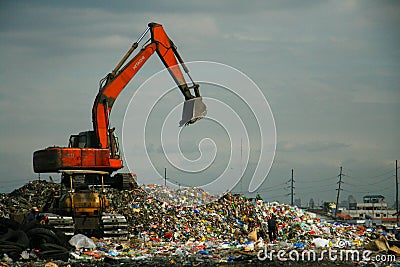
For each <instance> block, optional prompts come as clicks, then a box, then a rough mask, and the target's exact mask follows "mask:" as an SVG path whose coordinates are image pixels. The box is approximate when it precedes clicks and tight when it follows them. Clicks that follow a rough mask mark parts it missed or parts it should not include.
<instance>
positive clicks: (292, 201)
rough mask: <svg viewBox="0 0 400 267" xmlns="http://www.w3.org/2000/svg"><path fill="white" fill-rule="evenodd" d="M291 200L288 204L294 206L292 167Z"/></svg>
mask: <svg viewBox="0 0 400 267" xmlns="http://www.w3.org/2000/svg"><path fill="white" fill-rule="evenodd" d="M290 188H291V193H290V194H291V201H290V205H291V206H294V176H293V169H292V180H291V186H290Z"/></svg>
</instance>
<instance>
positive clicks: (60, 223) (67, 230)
mask: <svg viewBox="0 0 400 267" xmlns="http://www.w3.org/2000/svg"><path fill="white" fill-rule="evenodd" d="M44 215H45V216H47V218H48V224H49V225H51V226H53V227H54V228H56V229H57V230H60V231H61V232H63V233H64V234H65V235H66V236H73V235H74V233H75V230H74V229H75V225H74V219H73V218H72V217H71V216H61V215H57V214H53V213H46V214H44Z"/></svg>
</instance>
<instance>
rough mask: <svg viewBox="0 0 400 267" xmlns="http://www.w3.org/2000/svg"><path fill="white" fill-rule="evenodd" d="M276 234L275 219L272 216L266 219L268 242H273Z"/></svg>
mask: <svg viewBox="0 0 400 267" xmlns="http://www.w3.org/2000/svg"><path fill="white" fill-rule="evenodd" d="M277 232H278V227H277V226H276V218H275V215H274V214H272V216H271V217H270V218H269V219H268V235H269V241H271V242H272V241H274V240H276V236H277Z"/></svg>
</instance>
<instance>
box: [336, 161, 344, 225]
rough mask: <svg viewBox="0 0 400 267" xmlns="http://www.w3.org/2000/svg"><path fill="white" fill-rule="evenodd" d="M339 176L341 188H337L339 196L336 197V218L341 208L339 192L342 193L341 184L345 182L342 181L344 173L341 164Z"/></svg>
mask: <svg viewBox="0 0 400 267" xmlns="http://www.w3.org/2000/svg"><path fill="white" fill-rule="evenodd" d="M338 176H339V182H338V184H339V188H338V189H336V190H337V197H336V209H335V218H336V215H337V212H338V210H339V194H340V191H341V190H343V189H341V188H340V187H341V185H342V183H343V182H342V176H343V173H342V166H340V173H339V175H338Z"/></svg>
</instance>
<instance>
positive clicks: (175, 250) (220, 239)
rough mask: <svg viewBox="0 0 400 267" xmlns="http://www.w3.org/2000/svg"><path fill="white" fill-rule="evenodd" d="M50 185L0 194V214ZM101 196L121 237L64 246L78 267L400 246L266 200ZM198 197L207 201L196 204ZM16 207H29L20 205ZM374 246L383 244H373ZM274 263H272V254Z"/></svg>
mask: <svg viewBox="0 0 400 267" xmlns="http://www.w3.org/2000/svg"><path fill="white" fill-rule="evenodd" d="M57 186H58V185H55V184H52V183H44V182H40V183H39V182H32V183H29V184H27V185H26V186H24V187H22V188H20V189H18V190H16V191H14V192H13V193H11V194H10V196H7V195H2V196H1V208H2V211H3V212H4V214H5V215H7V212H9V211H10V210H13V211H15V209H17V208H18V207H19V203H18V201H19V200H22V201H23V203H26V198H27V196H30V195H31V192H32V191H33V192H36V191H35V190H39V191H37V192H39V193H40V194H38V195H40V196H43V198H45V197H46V196H51V194H50V193H48V192H51V191H52V190H53V189H55V188H56V187H57ZM29 190H32V191H29ZM42 192H43V193H42ZM45 192H47V193H45ZM11 195H12V197H14V198H15V199H16V201H12V200H11V199H10V198H11ZM21 195H22V196H21ZM107 195H108V198H109V203H110V212H114V213H122V214H124V215H125V217H126V218H127V220H128V223H129V226H130V236H129V238H128V239H127V240H112V239H110V240H103V239H96V238H91V240H92V241H93V242H89V241H87V240H86V241H85V242H86V243H90V247H85V246H76V245H75V243H71V242H70V245H72V246H74V247H75V248H74V249H72V250H71V251H70V262H71V261H72V262H85V266H90V265H91V264H92V266H103V265H104V266H107V264H110V265H114V264H117V263H121V264H122V263H124V264H128V266H130V265H131V266H132V265H138V266H139V265H140V266H145V265H147V266H157V265H158V266H165V265H169V264H179V265H198V264H207V265H213V264H216V265H220V264H234V263H240V264H251V263H257V262H258V263H260V260H259V259H258V254H259V252H260V250H261V249H262V248H268V249H274V250H275V251H278V250H286V251H289V250H298V251H302V250H307V249H320V250H321V249H356V250H360V251H361V250H365V249H370V250H371V251H373V252H374V253H375V252H376V253H389V254H391V255H395V256H397V260H399V257H398V256H399V254H400V249H399V247H400V242H399V241H398V240H397V239H396V237H395V236H394V235H393V234H391V233H388V232H386V231H384V229H382V228H381V229H378V228H366V227H364V226H356V225H350V224H346V223H343V222H342V223H340V222H333V223H332V222H327V221H325V220H324V219H320V218H318V217H317V216H316V215H315V214H313V213H309V212H306V211H304V210H302V209H299V208H297V207H293V206H289V205H285V204H281V203H277V202H272V203H266V202H263V201H262V200H255V199H248V198H245V197H243V196H241V195H234V194H231V193H226V194H224V195H223V196H220V197H219V198H215V201H213V202H209V200H211V199H213V196H209V195H208V194H206V193H204V192H202V191H201V190H199V189H196V188H185V189H182V190H179V191H172V190H168V189H166V188H164V187H162V186H158V185H151V186H147V187H143V188H136V189H133V190H124V191H119V190H115V189H107ZM40 196H32V198H33V197H35V198H36V197H37V198H38V199H35V201H36V202H35V201H34V205H37V206H38V207H41V206H40V204H37V203H46V202H47V200H46V199H41V198H40ZM206 200H207V201H208V203H207V204H204V205H201V204H203V203H205V202H207V201H206ZM213 200H214V199H213ZM10 203H11V204H12V207H13V208H12V209H11V207H9V205H10ZM22 207H23V208H22V209H24V210H29V205H28V204H26V205H25V206H24V205H22ZM272 214H274V215H275V216H276V220H277V224H278V238H277V239H276V240H269V238H268V234H267V229H268V227H267V221H268V218H269V217H270V216H271V215H272ZM81 238H83V237H81ZM0 239H1V237H0ZM379 240H381V241H379ZM378 241H379V242H378ZM382 242H383V243H384V244H385V246H382V245H379V244H382ZM375 243H376V245H374V244H375ZM274 260H275V261H277V260H276V255H275V258H274ZM336 263H337V262H336ZM129 264H130V265H129ZM341 265H342V266H343V265H344V263H341ZM349 266H350V265H349Z"/></svg>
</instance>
